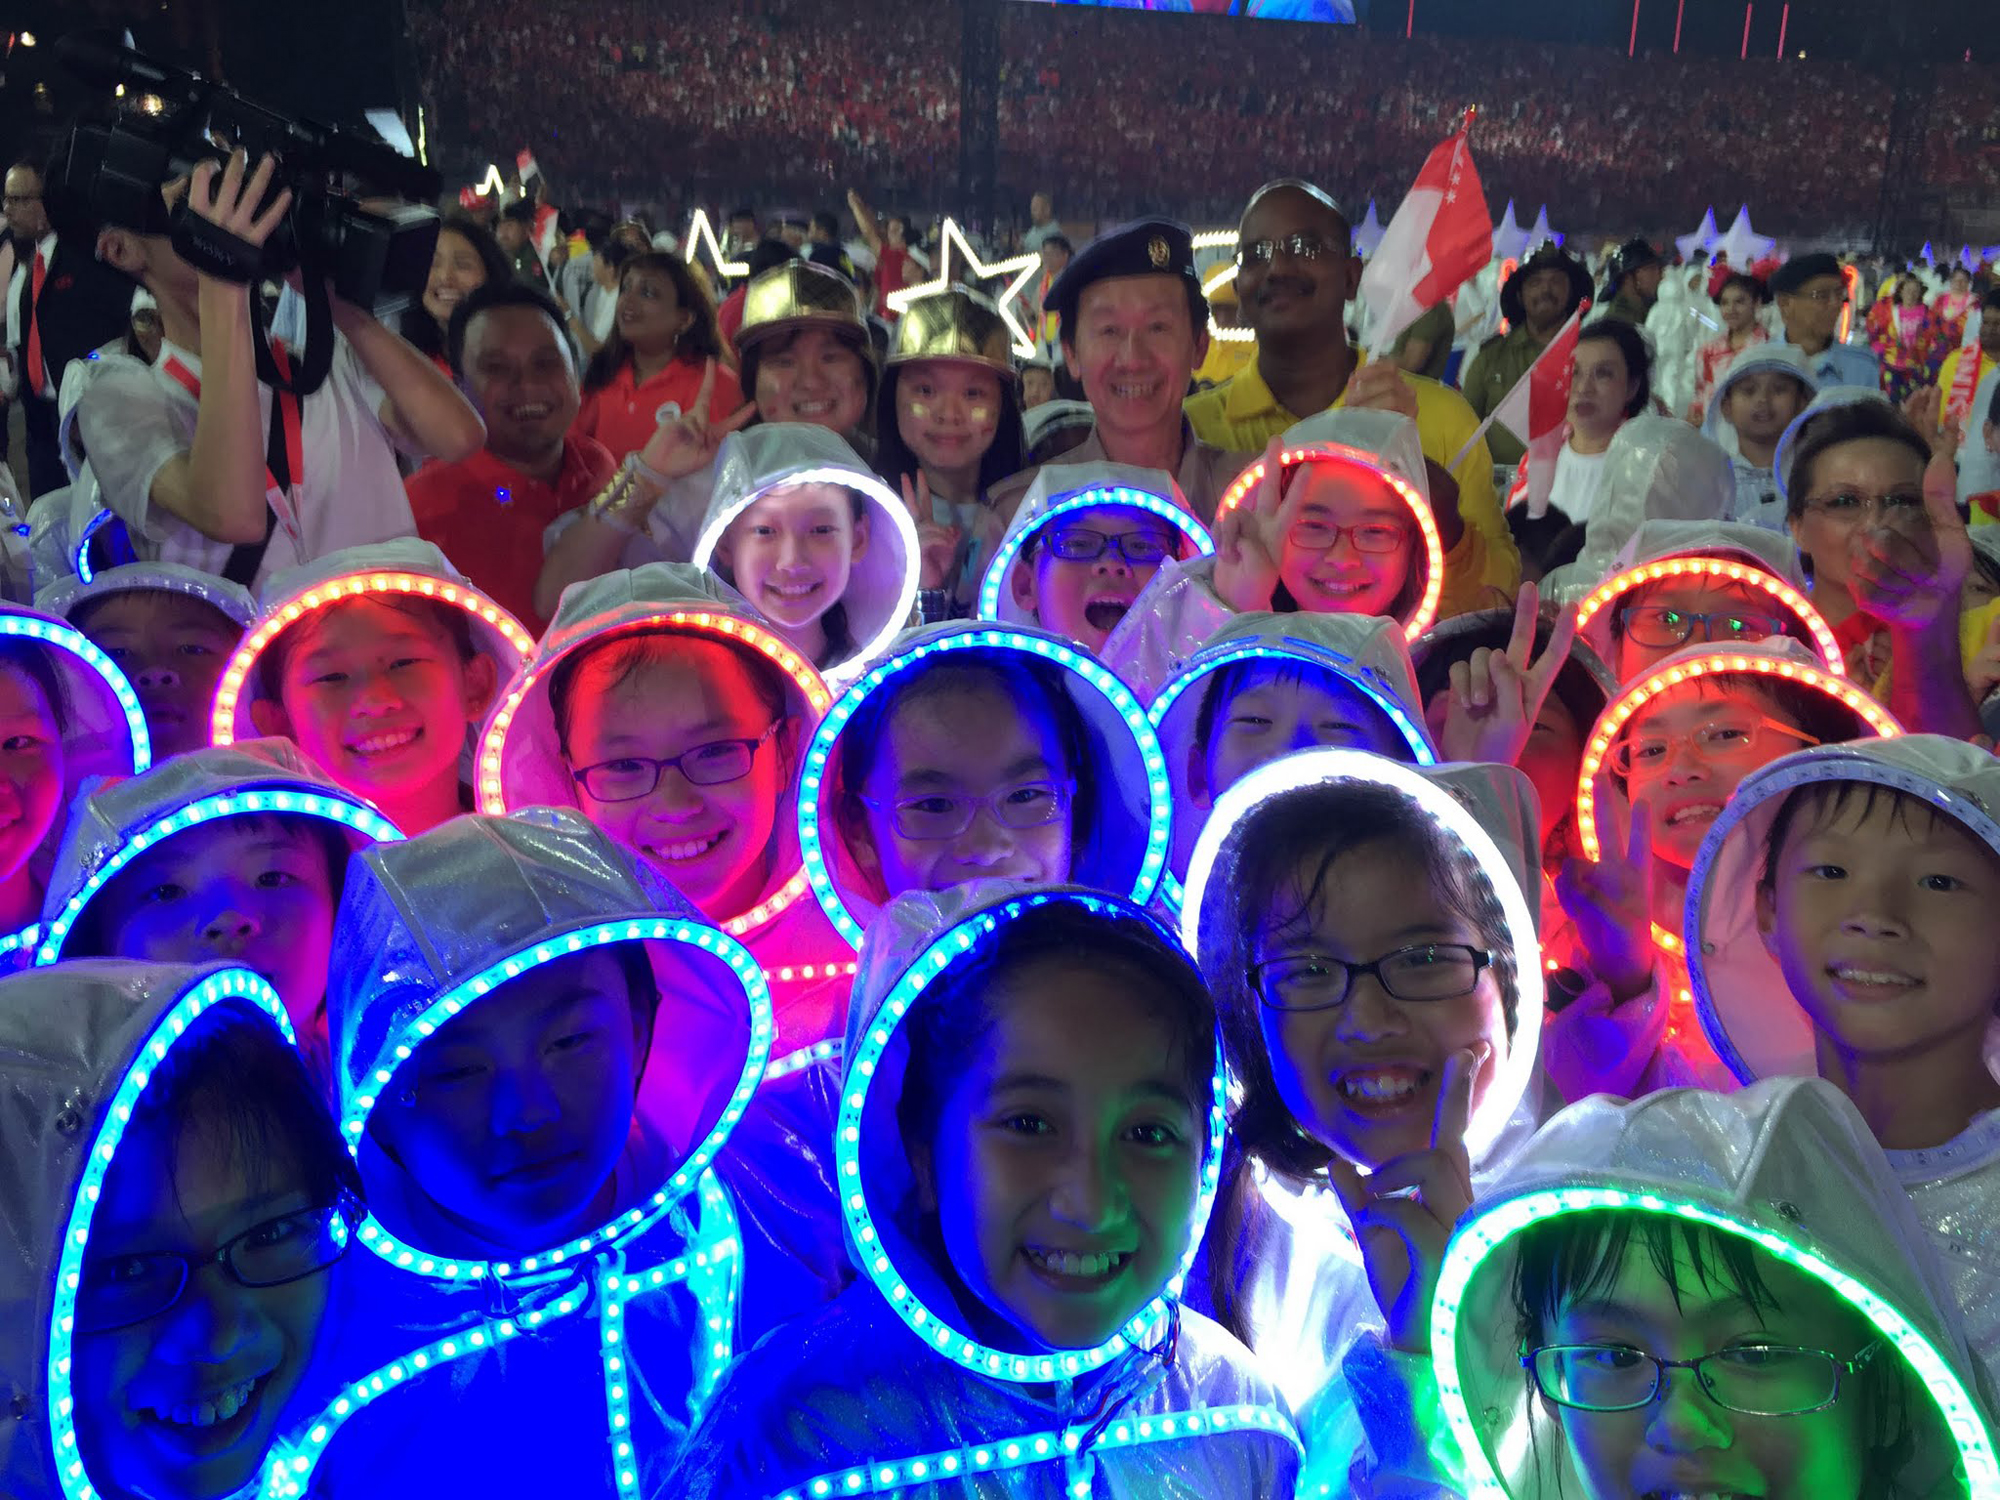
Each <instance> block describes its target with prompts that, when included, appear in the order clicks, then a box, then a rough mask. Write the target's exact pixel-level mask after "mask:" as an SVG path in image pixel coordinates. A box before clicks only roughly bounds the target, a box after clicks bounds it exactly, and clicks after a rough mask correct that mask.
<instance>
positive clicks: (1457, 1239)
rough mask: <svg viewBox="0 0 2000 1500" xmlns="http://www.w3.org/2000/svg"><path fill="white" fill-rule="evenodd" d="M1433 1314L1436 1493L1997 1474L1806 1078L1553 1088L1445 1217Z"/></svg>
mask: <svg viewBox="0 0 2000 1500" xmlns="http://www.w3.org/2000/svg"><path fill="white" fill-rule="evenodd" d="M1430 1322H1431V1324H1432V1327H1433V1330H1434V1342H1433V1344H1432V1351H1433V1362H1434V1366H1435V1372H1436V1377H1437V1391H1438V1393H1439V1396H1440V1398H1441V1402H1440V1404H1441V1406H1442V1416H1443V1421H1442V1422H1441V1423H1439V1425H1440V1426H1443V1427H1446V1428H1448V1429H1449V1431H1450V1433H1451V1435H1452V1437H1453V1438H1455V1439H1456V1449H1457V1451H1458V1453H1460V1454H1462V1455H1463V1457H1462V1465H1463V1467H1462V1468H1460V1469H1459V1471H1458V1472H1457V1473H1456V1474H1454V1475H1452V1476H1451V1477H1452V1481H1453V1483H1452V1490H1453V1492H1454V1493H1466V1494H1491V1493H1495V1492H1496V1487H1497V1492H1498V1493H1500V1494H1504V1495H1507V1496H1510V1497H1519V1500H1543V1497H1549V1496H1572V1497H1579V1500H1612V1497H1618V1500H1636V1497H1647V1500H1666V1497H1679V1496H1688V1497H1692V1496H1707V1495H1715V1496H1749V1495H1755V1496H1758V1497H1760V1500H1887V1497H1896V1496H1918V1495H1922V1496H1932V1497H1965V1496H1974V1495H1983V1494H1987V1493H1990V1492H1992V1491H1993V1489H1994V1487H1995V1486H1996V1485H2000V1466H1996V1459H1995V1449H1994V1440H1993V1435H1992V1428H1991V1423H1990V1415H1989V1413H1988V1411H1987V1408H1986V1403H1985V1400H1984V1399H1983V1398H1982V1395H1981V1391H1982V1385H1981V1383H1980V1381H1979V1378H1978V1375H1977V1374H1976V1373H1975V1372H1976V1365H1975V1362H1974V1360H1973V1357H1972V1354H1971V1351H1970V1350H1969V1348H1968V1346H1967V1340H1966V1334H1965V1330H1964V1326H1963V1322H1962V1319H1961V1316H1960V1312H1959V1308H1958V1306H1957V1304H1956V1302H1955V1301H1954V1299H1953V1298H1952V1295H1951V1293H1950V1291H1949V1289H1948V1288H1947V1286H1946V1284H1945V1281H1944V1279H1943V1276H1942V1274H1941V1273H1940V1271H1939V1268H1938V1265H1937V1262H1936V1260H1935V1258H1934V1256H1933V1254H1932V1252H1931V1250H1930V1247H1929V1246H1928V1245H1927V1244H1926V1243H1925V1242H1924V1234H1923V1230H1922V1229H1921V1227H1920V1226H1919V1225H1918V1224H1917V1222H1916V1219H1915V1216H1914V1215H1913V1213H1912V1211H1911V1208H1910V1204H1909V1200H1908V1198H1907V1197H1906V1196H1905V1195H1904V1193H1903V1191H1902V1190H1901V1188H1900V1187H1899V1186H1898V1184H1897V1179H1896V1176H1895V1174H1894V1172H1893V1171H1892V1170H1891V1168H1890V1166H1889V1163H1888V1162H1886V1161H1885V1160H1884V1159H1883V1157H1882V1153H1881V1152H1880V1150H1879V1149H1878V1148H1877V1147H1876V1145H1875V1142H1874V1141H1873V1139H1871V1138H1870V1136H1869V1134H1868V1129H1867V1126H1866V1125H1865V1124H1864V1123H1863V1121H1862V1119H1861V1117H1860V1116H1859V1114H1858V1113H1857V1112H1856V1111H1855V1109H1854V1107H1853V1106H1852V1105H1851V1104H1849V1103H1848V1102H1847V1100H1846V1099H1845V1098H1843V1097H1842V1096H1841V1095H1840V1093H1839V1092H1838V1091H1837V1090H1835V1089H1834V1088H1833V1087H1832V1086H1831V1085H1829V1084H1826V1083H1823V1082H1821V1081H1819V1080H1818V1079H1797V1078H1787V1079H1774V1080H1772V1081H1770V1082H1767V1083H1762V1084H1759V1085H1757V1086H1755V1087H1753V1088H1750V1089H1746V1090H1744V1091H1743V1092H1742V1093H1740V1094H1734V1095H1720V1094H1710V1093H1704V1092H1699V1091H1692V1090H1689V1091H1680V1092H1675V1093H1668V1094H1658V1095H1654V1096H1653V1097H1651V1098H1648V1099H1643V1100H1640V1101H1638V1102H1636V1103H1626V1102H1623V1101H1620V1100H1616V1099H1609V1098H1595V1099H1591V1100H1588V1101H1586V1102H1584V1103H1581V1104H1578V1105H1575V1106H1573V1107H1572V1108H1570V1109H1567V1110H1564V1111H1563V1112H1562V1113H1561V1114H1559V1115H1557V1116H1556V1117H1555V1118H1554V1119H1553V1120H1551V1121H1550V1122H1549V1123H1548V1125H1547V1126H1545V1127H1544V1128H1543V1130H1542V1131H1541V1133H1540V1134H1539V1135H1537V1136H1536V1137H1535V1139H1534V1140H1533V1142H1531V1143H1530V1144H1529V1146H1528V1147H1527V1148H1526V1149H1525V1150H1524V1151H1523V1152H1522V1153H1521V1154H1520V1155H1519V1157H1518V1158H1517V1159H1516V1160H1515V1161H1514V1163H1513V1164H1512V1165H1510V1166H1509V1168H1508V1169H1507V1171H1506V1172H1505V1174H1504V1175H1503V1176H1502V1177H1501V1179H1500V1180H1499V1181H1497V1182H1495V1183H1494V1184H1492V1185H1491V1186H1490V1187H1489V1188H1488V1189H1487V1190H1485V1191H1484V1192H1483V1193H1482V1194H1481V1196H1480V1201H1479V1202H1478V1204H1477V1205H1476V1206H1475V1207H1474V1208H1473V1210H1472V1212H1471V1214H1470V1215H1469V1216H1468V1217H1467V1218H1466V1219H1465V1220H1464V1221H1463V1222H1462V1223H1461V1224H1460V1226H1459V1228H1458V1231H1457V1233H1456V1234H1455V1235H1454V1236H1453V1238H1452V1241H1451V1245H1450V1248H1449V1250H1448V1251H1447V1252H1446V1253H1445V1255H1444V1257H1443V1270H1442V1272H1441V1274H1440V1277H1439V1287H1438V1295H1437V1299H1436V1301H1435V1303H1434V1304H1433V1306H1432V1309H1431V1316H1430ZM1422 1415H1424V1416H1429V1415H1430V1413H1429V1412H1428V1411H1425V1412H1423V1413H1422Z"/></svg>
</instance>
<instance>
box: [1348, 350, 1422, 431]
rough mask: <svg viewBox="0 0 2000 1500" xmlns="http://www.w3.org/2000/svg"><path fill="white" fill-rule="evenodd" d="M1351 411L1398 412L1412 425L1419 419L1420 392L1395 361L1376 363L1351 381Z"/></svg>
mask: <svg viewBox="0 0 2000 1500" xmlns="http://www.w3.org/2000/svg"><path fill="white" fill-rule="evenodd" d="M1346 404H1347V405H1348V406H1350V407H1357V408H1365V409H1368V410H1373V411H1398V412H1401V413H1402V414H1403V415H1404V416H1406V417H1408V418H1409V419H1410V420H1411V421H1413V422H1414V421H1415V420H1416V418H1417V388H1416V387H1415V386H1413V385H1411V384H1410V378H1409V376H1407V375H1405V374H1404V373H1403V372H1402V371H1401V370H1399V369H1397V368H1396V365H1395V363H1394V361H1392V360H1387V359H1378V360H1374V361H1372V362H1370V363H1368V364H1365V365H1363V366H1362V367H1361V368H1360V369H1358V370H1356V371H1355V372H1354V373H1353V374H1352V375H1350V376H1348V377H1347V402H1346Z"/></svg>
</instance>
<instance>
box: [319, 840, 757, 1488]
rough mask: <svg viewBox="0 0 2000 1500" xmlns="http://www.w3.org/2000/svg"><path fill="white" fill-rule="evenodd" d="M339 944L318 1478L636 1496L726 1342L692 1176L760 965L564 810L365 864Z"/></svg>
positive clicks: (720, 1277)
mask: <svg viewBox="0 0 2000 1500" xmlns="http://www.w3.org/2000/svg"><path fill="white" fill-rule="evenodd" d="M341 934H342V938H343V947H342V949H341V951H340V953H339V955H338V957H337V959H336V963H335V970H334V975H333V984H332V992H331V1000H330V1005H329V1010H330V1014H331V1019H332V1024H333V1030H334V1036H335V1040H336V1048H337V1054H336V1060H337V1065H338V1069H339V1080H340V1098H341V1118H342V1131H343V1133H344V1135H345V1136H346V1138H347V1140H348V1142H349V1145H350V1148H351V1149H352V1150H353V1151H354V1153H355V1157H356V1160H357V1161H358V1162H359V1164H360V1168H361V1173H362V1178H363V1181H364V1182H365V1183H366V1185H367V1188H368V1196H369V1200H370V1203H371V1215H372V1216H371V1219H370V1221H369V1223H368V1225H367V1226H365V1227H364V1229H363V1230H362V1232H361V1239H362V1241H363V1244H364V1245H365V1246H366V1250H365V1252H363V1253H364V1256H365V1258H364V1260H363V1261H362V1262H360V1265H359V1272H358V1273H357V1274H364V1273H365V1276H366V1292H367V1294H368V1295H367V1301H366V1303H365V1304H364V1305H365V1306H366V1307H367V1308H368V1311H369V1316H368V1318H367V1319H366V1320H365V1321H359V1322H357V1324H356V1326H355V1327H354V1328H353V1329H352V1330H350V1331H349V1334H348V1337H347V1338H346V1339H344V1340H343V1346H342V1350H341V1355H342V1359H341V1367H340V1374H341V1375H342V1376H343V1378H344V1379H346V1381H347V1382H348V1383H347V1386H346V1389H345V1391H344V1392H343V1394H342V1396H341V1397H340V1399H339V1400H338V1401H337V1402H336V1403H335V1405H334V1406H333V1407H331V1408H330V1409H329V1411H328V1412H327V1413H325V1414H323V1415H322V1416H321V1418H320V1419H319V1420H318V1421H316V1422H314V1423H312V1424H310V1425H309V1426H308V1427H307V1429H305V1430H304V1431H303V1432H302V1433H301V1434H300V1436H299V1437H298V1439H297V1441H296V1447H297V1450H298V1452H299V1454H300V1456H301V1458H302V1459H303V1460H305V1461H306V1462H307V1464H308V1467H310V1465H311V1463H312V1462H313V1461H315V1460H320V1459H322V1457H323V1460H324V1461H323V1463H322V1466H321V1468H320V1471H319V1474H318V1476H317V1479H316V1489H318V1490H323V1491H324V1492H325V1493H327V1494H329V1495H333V1496H340V1495H345V1494H350V1493H353V1494H365V1493H371V1492H375V1491H377V1490H379V1489H380V1488H381V1487H382V1486H383V1484H384V1482H385V1481H386V1482H387V1483H388V1485H389V1487H390V1488H392V1489H395V1490H397V1491H407V1492H410V1493H415V1492H418V1491H421V1490H427V1489H430V1488H432V1487H441V1488H443V1489H449V1488H453V1487H465V1488H467V1489H469V1490H476V1491H478V1492H481V1493H491V1494H500V1493H524V1492H535V1491H545V1492H547V1493H552V1494H553V1493H561V1494H565V1495H575V1496H582V1495H592V1494H601V1495H606V1496H610V1495H624V1494H628V1493H632V1492H633V1491H634V1489H635V1487H636V1486H640V1485H641V1484H642V1481H643V1487H644V1488H645V1489H646V1491H647V1492H651V1493H657V1492H658V1491H657V1489H656V1488H655V1486H656V1484H657V1479H658V1475H659V1474H660V1473H661V1472H662V1471H663V1470H664V1469H665V1468H666V1467H667V1466H668V1465H670V1464H671V1463H672V1462H673V1461H674V1460H675V1458H676V1457H677V1455H678V1452H679V1448H680V1444H681V1442H682V1441H683V1440H684V1438H685V1436H686V1433H687V1431H688V1429H689V1427H690V1426H691V1425H692V1423H693V1421H694V1419H695V1417H696V1415H697V1414H698V1412H699V1410H700V1408H701V1406H702V1403H703V1401H704V1400H705V1398H706V1396H707V1393H708V1391H709V1390H710V1389H711V1388H712V1386H713V1384H714V1382H715V1380H716V1379H717V1378H718V1377H719V1375H720V1373H721V1369H722V1366H723V1364H724V1363H725V1362H726V1361H727V1359H728V1358H729V1355H730V1354H731V1352H732V1350H733V1346H734V1341H735V1334H734V1324H735V1319H736V1316H737V1311H738V1306H739V1299H740V1295H741V1292H742V1289H743V1286H744V1276H745V1269H744V1268H745V1261H744V1254H745V1246H744V1243H743V1238H742V1235H741V1232H740V1230H739V1226H738V1222H737V1219H736V1215H735V1211H734V1207H733V1203H732V1201H731V1198H730V1195H729V1193H728V1192H727V1190H726V1189H724V1188H723V1187H722V1186H721V1184H720V1183H719V1182H718V1181H717V1179H716V1177H715V1176H714V1174H713V1172H712V1171H710V1170H709V1169H710V1167H711V1166H712V1164H713V1163H714V1162H715V1160H716V1157H717V1156H718V1154H719V1153H720V1152H721V1151H722V1150H723V1149H724V1147H725V1145H726V1143H727V1142H728V1140H729V1138H730V1135H731V1132H732V1130H733V1128H734V1126H735V1125H736V1123H737V1121H738V1120H739V1119H740V1117H741V1115H742V1113H743V1110H744V1108H745V1106H746V1104H747V1102H748V1100H749V1098H750V1095H751V1093H752V1091H753V1090H754V1088H755V1085H756V1081H757V1079H758V1078H759V1076H761V1074H762V1072H763V1069H764V1064H765V1061H766V1059H767V1057H768V1055H769V1049H770V1044H771V1012H770V1001H769V994H768V991H767V990H766V989H765V987H764V984H763V981H762V978H761V976H760V975H759V974H758V972H757V967H756V964H755V961H754V960H753V959H752V958H751V956H750V954H749V952H748V950H746V949H745V948H744V947H743V946H742V945H741V944H739V943H736V942H735V941H733V940H732V939H730V938H728V937H727V936H725V935H724V934H723V933H721V932H719V931H717V930H716V929H715V928H713V927H711V926H709V925H708V924H707V923H705V922H703V921H702V920H701V919H700V918H699V917H698V916H697V915H696V914H695V913H694V912H693V910H692V908H690V907H688V906H687V905H686V903H685V902H684V901H682V900H681V899H680V897H679V896H678V895H677V894H676V893H675V892H673V891H672V890H671V889H670V888H669V887H667V886H666V885H665V883H664V882H662V881H660V880H659V879H658V878H657V877H656V876H654V875H653V874H652V872H651V871H650V870H649V869H648V868H647V867H646V866H645V865H644V864H642V863H639V862H637V861H636V860H635V859H634V857H633V856H632V855H631V854H629V853H627V852H626V851H624V850H623V849H621V848H620V847H619V846H618V845H616V844H614V843H613V842H612V841H611V840H610V839H609V838H608V837H607V836H606V835H605V834H603V833H602V832H600V831H599V830H598V829H596V828H595V827H593V826H592V825H591V824H590V823H588V822H587V821H586V820H584V819H583V818H582V817H580V816H579V815H578V814H576V813H574V812H571V811H567V810H564V811H555V810H547V811H544V812H542V813H538V814H532V815H524V816H517V817H509V818H496V817H485V816H479V815H468V816H466V817H462V818H457V819H454V820H452V821H451V822H449V823H447V824H445V825H444V826H442V827H440V828H437V829H434V830H433V831H431V832H430V833H428V834H425V835H423V836H422V837H420V838H416V839H412V840H410V841H408V842H406V843H402V844H391V845H381V846H378V847H377V848H375V849H373V850H370V851H367V852H365V853H364V854H362V855H361V856H360V857H359V858H358V860H357V863H356V868H355V870H354V872H353V873H352V874H351V875H350V878H349V881H348V890H347V894H346V898H345V901H344V903H343V907H342V921H341ZM530 1433H531V1434H532V1435H533V1441H532V1443H527V1444H524V1443H522V1442H519V1441H514V1442H508V1441H502V1440H501V1435H502V1434H513V1435H515V1436H517V1437H518V1436H520V1435H523V1434H530Z"/></svg>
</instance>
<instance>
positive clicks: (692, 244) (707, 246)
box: [681, 208, 750, 284]
mask: <svg viewBox="0 0 2000 1500" xmlns="http://www.w3.org/2000/svg"><path fill="white" fill-rule="evenodd" d="M703 250H706V251H707V252H708V263H709V264H710V265H711V266H713V267H715V271H716V275H717V277H718V278H719V281H720V282H727V281H733V280H735V279H736V278H737V277H738V276H748V275H749V274H750V263H749V262H748V261H742V260H724V259H723V258H722V243H721V241H719V240H717V239H716V237H715V226H714V225H713V224H711V223H710V222H709V219H708V210H707V209H705V208H697V209H696V210H695V211H694V217H693V218H692V219H690V220H688V232H687V233H686V234H685V235H683V236H682V237H681V258H682V259H684V260H685V261H687V262H688V264H689V265H692V264H694V258H695V256H696V255H698V254H699V253H700V252H701V251H703ZM718 284H719V283H718Z"/></svg>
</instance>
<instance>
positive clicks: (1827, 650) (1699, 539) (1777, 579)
mask: <svg viewBox="0 0 2000 1500" xmlns="http://www.w3.org/2000/svg"><path fill="white" fill-rule="evenodd" d="M1807 587H1808V585H1807V583H1806V578H1805V575H1804V574H1803V573H1801V572H1800V571H1799V564H1798V550H1797V549H1796V548H1795V547H1793V546H1792V545H1791V544H1790V543H1789V542H1787V541H1786V540H1785V539H1784V538H1782V537H1780V536H1777V535H1776V534H1774V533H1772V532H1769V531H1765V530H1763V529H1761V528H1759V527H1756V526H1744V525H1740V524H1737V523H1734V522H1729V521H1709V520H1690V521H1642V522H1640V523H1639V529H1638V530H1637V531H1635V532H1633V533H1632V539H1631V540H1630V541H1629V542H1627V543H1626V544H1625V546H1624V547H1623V548H1622V549H1621V550H1620V551H1619V553H1618V556H1617V557H1615V558H1614V559H1612V562H1611V566H1610V569H1609V576H1608V577H1607V578H1606V579H1605V580H1604V581H1603V582H1602V583H1600V584H1598V585H1597V586H1596V587H1595V588H1593V589H1592V590H1591V591H1590V593H1589V594H1588V595H1587V596H1586V597H1585V598H1584V599H1583V601H1582V602H1581V603H1580V604H1579V606H1578V610H1577V613H1578V622H1577V630H1578V633H1579V635H1580V636H1581V637H1582V638H1583V641H1584V643H1585V644H1586V645H1588V646H1590V647H1592V648H1593V649H1594V650H1595V651H1596V652H1597V653H1598V655H1599V656H1600V657H1601V658H1603V660H1605V661H1606V662H1608V663H1610V665H1611V667H1612V669H1613V670H1614V671H1615V672H1616V673H1617V674H1618V680H1619V681H1620V682H1630V681H1631V680H1632V679H1633V678H1634V677H1636V676H1638V675H1639V674H1640V673H1641V672H1643V671H1646V670H1647V669H1648V668H1650V667H1652V666H1654V665H1656V664H1657V663H1659V662H1661V661H1663V660H1665V659H1666V658H1667V657H1669V656H1671V655H1673V654H1674V653H1675V652H1676V651H1679V650H1681V649H1682V648H1683V647H1686V646H1703V645H1708V646H1741V645H1748V644H1749V643H1751V642H1753V641H1762V640H1768V639H1771V638H1772V637H1776V636H1789V637H1790V638H1792V639H1793V640H1796V641H1798V642H1800V643H1801V644H1802V645H1804V646H1805V647H1806V649H1807V650H1809V651H1811V652H1813V653H1814V655H1815V656H1817V657H1818V658H1819V660H1820V662H1821V664H1822V665H1823V666H1825V667H1826V668H1827V670H1828V671H1830V672H1833V673H1834V674H1836V675H1839V674H1840V673H1841V671H1842V667H1841V662H1840V658H1839V653H1838V651H1837V649H1836V648H1835V646H1834V642H1833V632H1832V630H1831V628H1830V627H1829V626H1828V625H1827V623H1826V622H1825V621H1824V620H1823V619H1821V618H1820V614H1819V611H1818V610H1816V609H1814V608H1813V606H1812V602H1811V601H1810V600H1809V599H1807V598H1806V595H1805V591H1806V588H1807Z"/></svg>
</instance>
